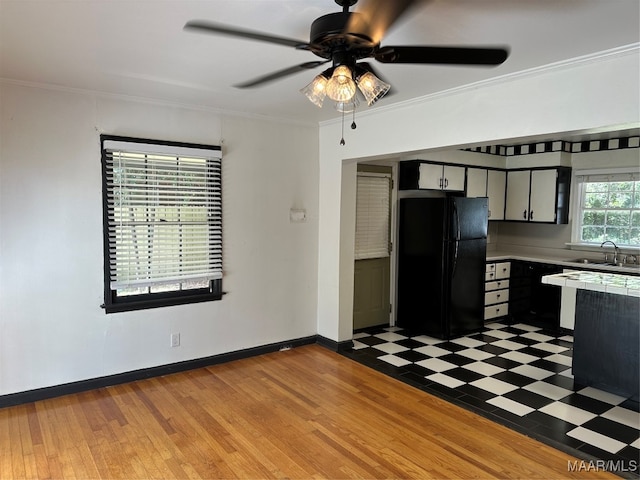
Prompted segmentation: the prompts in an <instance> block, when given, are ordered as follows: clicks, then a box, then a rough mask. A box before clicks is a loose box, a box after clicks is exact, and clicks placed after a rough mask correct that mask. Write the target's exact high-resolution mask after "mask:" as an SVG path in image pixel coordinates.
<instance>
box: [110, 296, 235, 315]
mask: <svg viewBox="0 0 640 480" xmlns="http://www.w3.org/2000/svg"><path fill="white" fill-rule="evenodd" d="M222 295H223V294H219V293H215V294H212V293H207V294H202V295H190V296H185V297H172V298H155V299H147V300H129V301H127V300H125V301H120V302H117V303H110V304H104V305H101V307H102V308H104V311H105V313H119V312H130V311H134V310H147V309H150V308H159V307H171V306H175V305H188V304H190V303H202V302H213V301H217V300H221V299H222Z"/></svg>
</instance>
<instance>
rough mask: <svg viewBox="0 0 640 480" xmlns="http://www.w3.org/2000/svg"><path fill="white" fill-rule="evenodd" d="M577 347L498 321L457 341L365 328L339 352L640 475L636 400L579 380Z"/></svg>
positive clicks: (570, 341) (589, 457) (547, 333)
mask: <svg viewBox="0 0 640 480" xmlns="http://www.w3.org/2000/svg"><path fill="white" fill-rule="evenodd" d="M572 347H573V338H572V337H571V336H570V335H566V334H562V333H558V332H552V331H547V330H543V329H540V328H538V327H534V326H531V325H525V324H516V325H507V324H506V323H499V322H497V323H490V324H487V325H486V327H485V329H484V331H482V332H480V333H475V334H472V335H468V336H465V337H461V338H457V339H452V340H441V339H437V338H432V337H428V336H425V335H419V336H411V335H410V334H409V333H407V332H406V331H404V330H402V329H400V328H396V327H387V328H374V329H368V330H366V331H364V332H360V333H356V334H354V346H353V348H352V349H347V350H345V351H343V352H342V353H343V354H344V355H346V356H348V357H350V358H352V359H354V360H356V361H358V362H360V363H363V364H365V365H368V366H370V367H372V368H374V369H376V370H379V371H382V372H384V373H386V374H388V375H391V376H393V377H395V378H398V379H400V380H402V381H404V382H406V383H409V384H411V385H413V386H415V387H417V388H420V389H422V390H424V391H426V392H428V393H432V394H435V395H437V396H439V397H441V398H444V399H446V400H448V401H451V402H452V403H455V404H457V405H460V406H463V407H465V408H468V409H470V410H473V411H475V412H477V413H479V414H481V415H483V416H485V417H488V418H490V419H492V420H495V421H497V422H499V423H501V424H503V425H506V426H507V427H510V428H513V429H514V430H518V431H520V432H522V433H524V434H526V435H529V436H531V437H533V438H536V439H538V440H540V441H542V442H544V443H547V444H550V445H552V446H554V447H556V448H559V449H562V450H564V451H566V452H568V453H571V454H573V455H575V456H576V457H578V458H581V459H583V460H587V461H593V460H594V459H598V460H605V461H612V462H617V463H616V465H619V466H623V467H622V468H621V470H622V473H623V474H624V473H630V476H631V477H632V478H633V477H637V475H638V462H639V456H640V454H639V452H640V433H639V432H640V413H639V409H638V402H635V401H633V400H631V399H627V398H623V397H620V396H618V395H613V394H611V393H607V392H604V391H601V390H597V389H595V388H592V387H583V386H580V385H577V384H574V380H573V376H572V374H571V354H572ZM619 468H620V467H619ZM624 470H631V472H625V471H624ZM623 476H628V475H623Z"/></svg>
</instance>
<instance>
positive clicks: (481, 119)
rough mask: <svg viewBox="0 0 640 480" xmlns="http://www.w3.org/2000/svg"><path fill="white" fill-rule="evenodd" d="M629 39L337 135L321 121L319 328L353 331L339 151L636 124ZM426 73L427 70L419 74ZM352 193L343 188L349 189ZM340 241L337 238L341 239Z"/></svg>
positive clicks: (362, 154)
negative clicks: (612, 50)
mask: <svg viewBox="0 0 640 480" xmlns="http://www.w3.org/2000/svg"><path fill="white" fill-rule="evenodd" d="M638 58H639V55H638V48H637V46H636V47H634V48H631V49H629V50H628V51H625V52H622V53H620V54H616V55H603V56H602V57H601V58H591V59H589V60H588V61H580V62H576V63H575V64H573V65H560V66H557V67H550V68H548V69H544V70H537V71H534V72H530V73H529V74H520V75H518V76H515V77H512V78H505V79H503V80H502V81H496V82H493V83H491V82H490V83H487V84H484V85H478V86H475V87H470V88H466V89H460V90H456V91H454V92H450V94H449V95H437V96H433V97H427V98H425V99H423V100H422V101H416V102H412V103H408V104H406V105H405V106H401V107H399V108H394V109H391V108H383V107H382V108H380V107H376V108H374V110H372V111H370V112H367V114H362V115H360V118H359V120H358V122H357V123H358V128H357V130H355V131H351V130H348V131H347V135H346V137H345V140H346V145H345V146H343V147H341V146H339V144H338V141H339V139H340V135H341V126H340V123H339V122H329V123H326V124H323V125H321V128H320V192H319V194H320V200H319V202H320V203H319V211H320V219H319V245H320V250H319V253H318V255H319V265H318V331H319V333H321V334H322V335H324V336H327V337H329V338H332V339H334V340H336V341H345V340H349V339H350V338H351V331H352V316H350V315H348V314H346V313H345V312H352V311H353V305H352V302H353V276H352V275H351V273H350V271H351V270H352V269H353V243H352V241H351V232H350V229H347V230H346V231H344V232H341V221H340V217H341V215H344V216H346V217H349V216H351V215H353V214H352V210H353V209H354V208H355V204H354V203H352V202H343V203H341V201H340V196H339V191H338V190H337V189H336V185H343V184H344V185H348V184H350V183H351V182H352V180H351V179H350V178H348V177H350V176H351V175H352V174H353V172H352V170H353V169H351V168H350V167H348V168H347V167H345V170H344V171H343V169H342V164H343V161H345V160H353V159H369V158H375V157H376V156H379V155H384V156H388V157H393V156H402V155H403V154H404V153H405V152H417V151H423V150H436V149H439V150H442V149H447V148H449V149H450V148H451V147H459V146H471V145H474V144H499V143H500V141H501V140H504V139H513V138H533V137H536V136H541V135H550V134H555V133H564V132H576V131H585V130H591V129H603V128H604V129H606V128H611V129H613V128H614V127H616V126H617V127H620V126H623V125H624V126H629V125H633V126H636V127H637V126H638V124H639V123H640V81H639V78H638V77H639V75H640V73H639V72H640V63H639V61H638ZM425 81H428V79H425ZM348 198H351V196H347V199H348ZM341 242H342V246H341Z"/></svg>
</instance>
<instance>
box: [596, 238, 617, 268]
mask: <svg viewBox="0 0 640 480" xmlns="http://www.w3.org/2000/svg"><path fill="white" fill-rule="evenodd" d="M606 243H610V244H611V245H613V263H618V251H619V249H618V246H617V245H616V244H615V243H613V242H612V241H611V240H605V241H604V242H602V243H601V244H600V248H603V247H604V245H605V244H606Z"/></svg>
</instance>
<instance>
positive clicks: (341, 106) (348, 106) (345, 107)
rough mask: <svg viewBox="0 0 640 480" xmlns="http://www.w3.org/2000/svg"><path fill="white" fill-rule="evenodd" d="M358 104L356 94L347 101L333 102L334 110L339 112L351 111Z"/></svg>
mask: <svg viewBox="0 0 640 480" xmlns="http://www.w3.org/2000/svg"><path fill="white" fill-rule="evenodd" d="M358 105H360V100H359V99H358V96H357V95H354V96H353V97H352V98H351V100H349V101H348V102H336V103H335V107H336V110H337V111H339V112H341V113H351V112H353V111H354V110H355V109H356V107H357V106H358Z"/></svg>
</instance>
